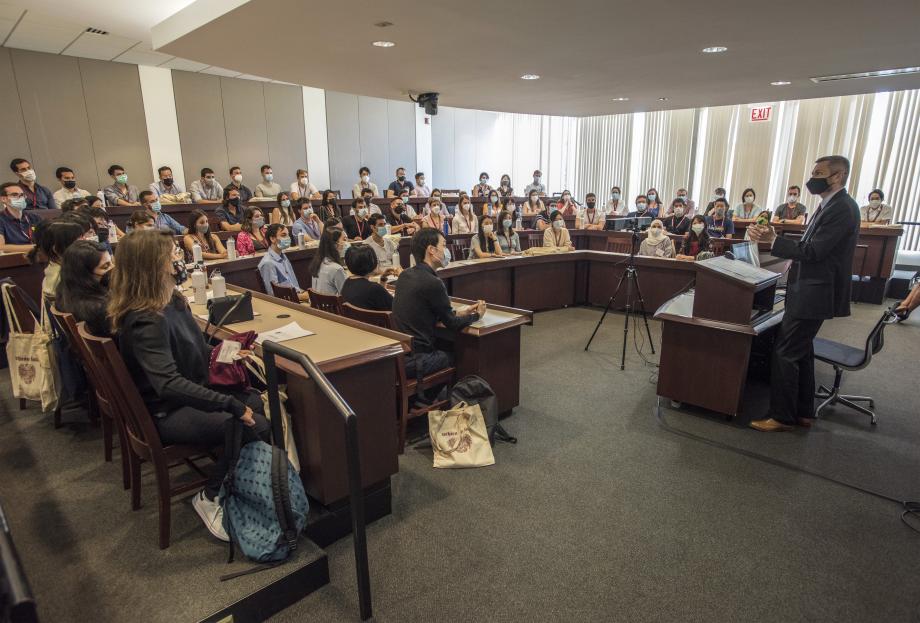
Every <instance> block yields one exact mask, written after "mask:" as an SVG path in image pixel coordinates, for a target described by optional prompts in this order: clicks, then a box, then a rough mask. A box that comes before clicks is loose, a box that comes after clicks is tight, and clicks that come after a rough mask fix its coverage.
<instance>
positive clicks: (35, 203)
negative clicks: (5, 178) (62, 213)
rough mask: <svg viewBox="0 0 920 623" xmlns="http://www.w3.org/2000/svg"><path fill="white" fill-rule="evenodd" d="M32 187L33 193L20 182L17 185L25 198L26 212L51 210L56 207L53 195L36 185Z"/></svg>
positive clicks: (46, 189)
mask: <svg viewBox="0 0 920 623" xmlns="http://www.w3.org/2000/svg"><path fill="white" fill-rule="evenodd" d="M34 186H35V190H34V191H33V190H32V189H30V188H29V187H28V186H26V185H25V184H23V183H22V182H20V183H19V187H20V188H21V189H22V194H24V195H25V196H26V210H47V209H52V210H53V209H54V208H56V207H57V204H56V203H55V202H54V194H53V193H52V192H51V191H50V190H49V189H48V188H45V187H44V186H42V185H41V184H37V183H36V184H34Z"/></svg>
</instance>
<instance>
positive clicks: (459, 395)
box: [449, 374, 517, 446]
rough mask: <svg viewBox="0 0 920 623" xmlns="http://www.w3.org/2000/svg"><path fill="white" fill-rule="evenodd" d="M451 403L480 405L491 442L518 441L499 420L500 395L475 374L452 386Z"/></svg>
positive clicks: (492, 443) (493, 443) (454, 404)
mask: <svg viewBox="0 0 920 623" xmlns="http://www.w3.org/2000/svg"><path fill="white" fill-rule="evenodd" d="M449 398H450V404H451V405H453V406H456V405H458V404H460V403H461V402H465V403H466V404H468V405H479V408H480V410H481V411H482V417H483V419H484V420H485V422H486V432H487V433H488V434H489V443H490V444H491V445H493V446H494V445H495V442H496V441H504V442H506V443H512V444H513V443H517V437H512V436H511V435H509V434H508V431H506V430H505V427H504V426H502V425H501V422H499V421H498V397H497V396H496V395H495V392H494V391H493V390H492V386H491V385H489V383H488V382H487V381H486V380H485V379H484V378H482V377H481V376H476V375H475V374H469V375H467V376H465V377H463V378H462V379H460V380H459V381H457V383H456V384H455V385H454V386H453V387H451V388H450V397H449Z"/></svg>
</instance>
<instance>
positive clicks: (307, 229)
mask: <svg viewBox="0 0 920 623" xmlns="http://www.w3.org/2000/svg"><path fill="white" fill-rule="evenodd" d="M300 232H303V235H304V238H305V239H307V240H319V237H320V235H321V234H322V233H323V229H322V227H320V224H319V223H317V222H316V221H315V220H313V219H310V220H309V222H306V223H305V222H304V220H303V218H299V219H297V220H296V221H294V224H293V225H291V236H292V237H293V238H294V239H296V238H297V237H298V236H299V235H300Z"/></svg>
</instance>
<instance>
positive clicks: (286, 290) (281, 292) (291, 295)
mask: <svg viewBox="0 0 920 623" xmlns="http://www.w3.org/2000/svg"><path fill="white" fill-rule="evenodd" d="M271 285H272V295H273V296H276V297H278V298H279V299H284V300H285V301H291V302H292V303H300V299H299V298H297V288H295V287H294V286H286V285H284V284H281V283H276V282H274V281H272V284H271Z"/></svg>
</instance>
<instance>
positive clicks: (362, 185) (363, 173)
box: [351, 167, 380, 199]
mask: <svg viewBox="0 0 920 623" xmlns="http://www.w3.org/2000/svg"><path fill="white" fill-rule="evenodd" d="M364 189H368V190H370V191H371V192H373V193H374V196H375V197H379V196H380V191H379V190H377V184H375V183H374V182H372V181H371V170H370V169H368V168H367V167H361V168H360V169H358V182H357V183H356V184H355V185H354V186H353V187H352V189H351V196H352V198H353V199H354V198H357V197H360V196H361V191H362V190H364Z"/></svg>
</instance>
